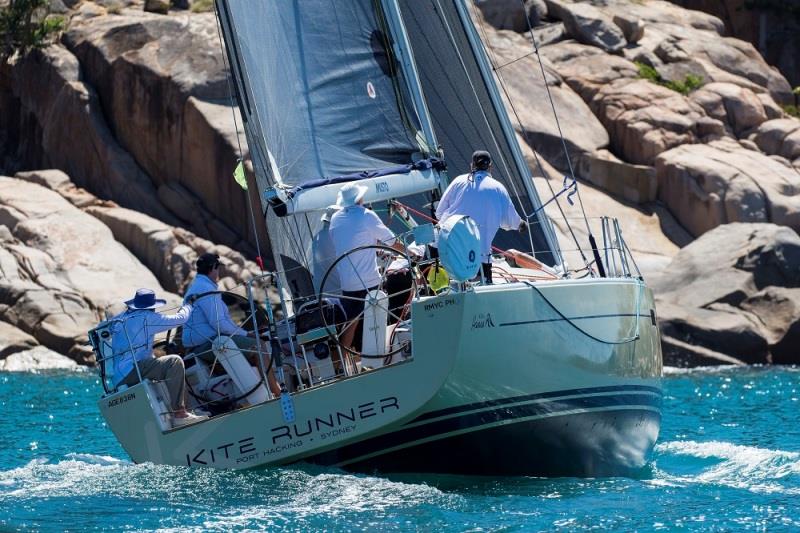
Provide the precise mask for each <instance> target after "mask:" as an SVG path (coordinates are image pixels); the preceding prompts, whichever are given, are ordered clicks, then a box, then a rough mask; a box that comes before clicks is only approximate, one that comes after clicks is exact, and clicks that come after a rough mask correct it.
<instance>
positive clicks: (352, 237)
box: [329, 182, 403, 348]
mask: <svg viewBox="0 0 800 533" xmlns="http://www.w3.org/2000/svg"><path fill="white" fill-rule="evenodd" d="M367 190H368V189H367V187H365V186H364V185H359V184H358V183H355V182H351V183H348V184H346V185H345V186H344V187H342V189H341V190H340V191H339V199H338V202H337V204H338V205H339V207H341V209H340V210H339V211H338V212H336V213H335V214H334V215H333V216H332V217H331V225H330V228H329V231H330V234H331V238H332V240H333V247H334V249H335V250H336V257H337V258H338V257H341V256H342V255H344V254H346V253H347V252H349V251H351V250H354V249H356V248H359V247H361V246H370V245H376V244H383V245H386V246H391V247H393V248H395V249H397V250H399V251H403V245H402V244H401V243H399V242H397V240H396V239H395V236H394V233H392V230H390V229H389V228H387V227H386V225H385V224H384V223H383V222H382V221H381V219H380V218H379V217H378V215H376V214H375V213H374V212H373V211H370V210H369V209H367V208H366V207H364V205H363V202H364V195H365V194H366V192H367ZM336 269H337V270H338V272H339V281H340V283H341V287H342V296H343V298H342V307H344V310H345V314H346V315H347V320H348V321H350V322H351V323H350V325H349V326H348V327H347V328H346V329H345V330H344V332H343V333H342V336H341V338H340V341H341V343H342V345H343V346H344V347H345V348H350V347H351V346H352V345H353V337H354V336H355V334H356V329H357V327H358V323H359V321H358V320H356V318H357V317H358V316H359V315H360V314H361V313H362V311H363V310H364V298H366V296H367V293H368V292H369V291H371V290H374V289H377V288H378V286H379V285H380V282H381V275H380V272H379V271H378V262H377V259H376V251H375V250H360V251H358V252H354V253H352V254H350V255H348V256H347V258H345V259H343V260H342V261H339V263H338V264H337V265H336Z"/></svg>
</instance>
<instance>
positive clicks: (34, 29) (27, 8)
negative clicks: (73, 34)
mask: <svg viewBox="0 0 800 533" xmlns="http://www.w3.org/2000/svg"><path fill="white" fill-rule="evenodd" d="M49 10H50V0H10V1H9V2H8V4H7V5H5V6H3V7H2V8H0V43H1V44H0V46H1V47H0V59H2V60H3V61H6V60H8V58H10V57H11V56H13V55H14V54H15V53H20V54H23V55H24V54H25V53H27V52H28V51H29V50H31V49H32V48H39V47H42V46H46V45H48V44H50V43H51V42H52V41H53V39H54V38H56V37H57V36H58V34H59V33H60V32H61V31H62V30H63V29H64V26H65V21H64V18H63V17H61V16H58V15H50V14H48V13H49Z"/></svg>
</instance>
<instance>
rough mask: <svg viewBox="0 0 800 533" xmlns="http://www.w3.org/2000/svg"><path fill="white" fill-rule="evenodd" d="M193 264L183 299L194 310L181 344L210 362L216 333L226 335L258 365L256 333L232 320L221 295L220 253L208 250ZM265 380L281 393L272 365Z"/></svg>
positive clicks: (185, 328) (184, 330) (251, 361)
mask: <svg viewBox="0 0 800 533" xmlns="http://www.w3.org/2000/svg"><path fill="white" fill-rule="evenodd" d="M195 265H196V267H197V275H196V276H195V278H194V281H192V284H191V285H190V286H189V289H188V290H187V291H186V295H185V296H184V298H183V301H184V302H190V301H193V302H194V310H193V311H192V313H191V315H190V316H189V320H188V321H187V322H186V325H185V326H184V327H183V333H182V334H181V340H182V341H183V346H184V347H185V348H186V349H187V351H192V352H194V353H195V354H198V356H199V357H200V358H202V359H204V360H205V359H211V361H213V356H212V357H208V355H207V354H209V353H211V349H212V345H211V342H212V341H213V340H214V339H215V338H217V336H220V335H227V336H229V337H230V338H231V340H233V342H234V344H236V346H237V347H238V348H239V349H240V350H241V351H242V353H243V354H244V355H245V357H247V359H248V360H249V362H250V364H254V365H257V364H258V362H257V360H256V358H255V357H254V355H253V354H255V353H257V350H258V348H257V344H258V342H259V341H258V339H257V337H256V335H257V332H248V331H247V330H245V329H244V328H241V327H239V326H237V325H236V324H235V323H234V321H233V320H232V319H231V315H230V312H229V311H228V306H227V305H225V302H223V301H222V294H221V293H220V291H219V287H218V285H217V282H219V269H220V261H219V256H218V255H217V254H211V253H205V254H202V255H201V256H200V257H198V258H197V262H196V263H195ZM267 305H269V304H267ZM262 353H264V354H265V356H266V348H264V347H262ZM204 354H205V355H204ZM266 357H267V360H266V361H265V363H264V365H265V367H266V366H268V365H269V359H268V357H269V356H266ZM267 380H268V382H269V388H270V390H271V391H272V394H274V395H275V396H278V395H280V393H281V389H280V386H279V385H278V382H277V380H276V379H275V375H274V373H273V371H272V368H270V369H269V372H268V373H267Z"/></svg>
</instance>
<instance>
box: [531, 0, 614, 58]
mask: <svg viewBox="0 0 800 533" xmlns="http://www.w3.org/2000/svg"><path fill="white" fill-rule="evenodd" d="M545 3H546V4H547V11H548V13H549V14H551V15H553V16H554V17H556V18H558V19H560V20H561V21H562V22H563V23H564V26H565V27H566V28H567V33H569V35H570V36H572V37H573V38H575V39H576V40H577V41H579V42H582V43H584V44H588V45H591V46H596V47H597V48H600V49H602V50H604V51H606V52H611V53H615V52H619V51H620V50H622V48H623V47H624V46H625V45H626V44H627V41H626V40H625V34H624V33H623V32H622V29H621V28H620V27H619V26H617V25H616V24H615V23H614V21H613V20H612V19H611V18H610V17H608V16H607V15H606V14H604V13H603V12H602V11H600V10H599V9H597V8H596V7H594V6H592V5H591V4H581V3H578V4H572V3H567V2H562V1H561V0H545Z"/></svg>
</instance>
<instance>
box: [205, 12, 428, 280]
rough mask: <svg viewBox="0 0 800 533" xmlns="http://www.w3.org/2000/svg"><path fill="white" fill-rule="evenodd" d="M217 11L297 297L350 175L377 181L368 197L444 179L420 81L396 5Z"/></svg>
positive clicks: (271, 224)
mask: <svg viewBox="0 0 800 533" xmlns="http://www.w3.org/2000/svg"><path fill="white" fill-rule="evenodd" d="M217 9H218V12H219V18H220V21H221V27H222V32H223V35H224V37H225V42H226V49H227V52H228V57H229V59H230V63H231V71H232V75H233V78H234V79H235V81H236V89H237V96H238V99H239V105H240V107H241V109H242V116H243V118H244V120H245V132H246V135H247V140H248V144H249V147H250V152H251V159H252V160H253V166H254V169H255V173H256V176H257V183H258V186H259V191H261V192H262V200H264V199H266V200H268V201H269V202H270V203H271V205H272V206H273V207H275V209H265V216H266V218H267V227H268V228H269V233H270V239H271V246H272V249H273V253H274V255H275V259H276V263H277V264H278V266H279V270H282V271H290V272H291V271H294V274H288V275H287V279H286V280H285V281H287V282H288V284H289V286H290V288H291V289H292V292H293V293H294V296H303V295H309V294H311V292H312V291H311V290H310V287H311V284H310V279H309V274H308V266H309V265H310V264H311V257H310V252H311V250H310V246H311V241H312V236H313V235H314V234H315V233H316V231H317V230H318V228H319V226H320V223H319V218H320V214H321V211H322V210H324V209H325V207H326V206H327V205H329V204H331V203H334V202H335V201H336V192H337V191H338V189H339V188H340V187H341V185H340V184H341V183H342V182H343V181H348V180H354V179H361V180H364V181H365V182H367V183H368V184H369V185H370V186H371V193H372V194H371V195H368V196H367V200H368V201H374V200H385V199H387V198H390V197H394V196H405V195H410V194H414V193H419V192H424V191H429V190H432V189H436V188H438V187H439V184H440V179H439V171H440V170H441V169H442V166H441V162H440V161H438V160H437V159H435V157H433V156H435V155H436V153H435V151H434V150H432V149H431V148H430V147H431V146H434V147H435V146H436V142H435V139H434V138H433V135H432V133H431V131H430V127H427V128H426V127H425V122H424V121H425V119H426V118H427V117H425V116H424V105H422V106H421V105H420V104H419V103H420V102H421V99H419V98H418V95H419V88H418V87H415V86H412V85H411V82H410V81H409V77H408V76H409V72H407V69H404V68H403V63H402V61H401V59H402V58H398V57H396V55H395V50H397V49H398V46H397V43H396V41H397V37H398V36H397V35H396V32H395V34H393V33H392V31H391V29H390V28H392V27H393V24H396V21H395V20H394V19H391V18H390V17H391V16H392V15H395V17H396V14H395V13H390V14H389V15H388V16H387V14H386V13H385V12H384V9H383V8H382V6H381V2H379V1H375V0H349V1H347V2H340V1H334V0H302V1H300V0H294V1H288V0H286V1H262V0H235V1H234V0H217ZM395 27H396V26H395ZM400 37H401V38H402V35H401V36H400ZM411 74H413V72H412V73H411ZM419 107H423V109H422V110H420V109H419ZM421 115H422V116H421ZM421 119H422V120H421ZM264 193H266V195H267V197H266V198H264ZM262 203H263V201H262ZM287 213H289V214H292V216H286V217H284V216H285V215H286V214H287Z"/></svg>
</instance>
